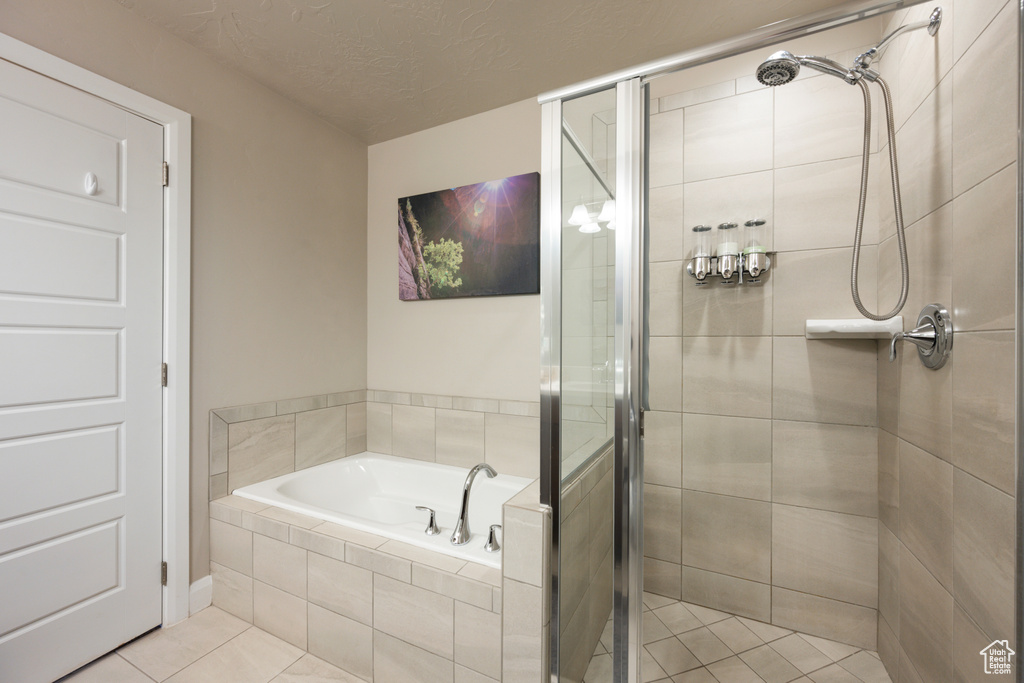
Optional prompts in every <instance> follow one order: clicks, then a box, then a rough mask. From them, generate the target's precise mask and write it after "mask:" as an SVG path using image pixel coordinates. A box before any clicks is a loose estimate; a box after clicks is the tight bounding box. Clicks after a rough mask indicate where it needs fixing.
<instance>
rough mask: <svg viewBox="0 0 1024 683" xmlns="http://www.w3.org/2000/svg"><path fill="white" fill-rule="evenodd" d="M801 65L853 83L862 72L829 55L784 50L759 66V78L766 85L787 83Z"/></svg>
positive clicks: (798, 71)
mask: <svg viewBox="0 0 1024 683" xmlns="http://www.w3.org/2000/svg"><path fill="white" fill-rule="evenodd" d="M801 66H807V67H810V68H812V69H814V70H816V71H820V72H822V73H826V74H829V75H830V76H835V77H836V78H841V79H843V80H844V81H846V82H847V83H850V84H851V85H852V84H854V83H856V82H857V79H859V78H860V77H861V74H858V73H856V72H854V71H851V70H850V69H847V68H846V67H845V66H843V65H842V64H840V63H839V62H835V61H833V60H831V59H828V58H827V57H814V56H812V55H806V56H803V57H798V56H796V55H794V54H793V53H792V52H787V51H786V50H782V51H780V52H776V53H775V54H773V55H772V56H770V57H769V58H768V59H766V60H765V61H764V62H762V63H761V66H759V67H757V80H759V81H760V82H761V83H763V84H764V85H785V84H786V83H789V82H790V81H792V80H793V79H794V78H796V76H797V74H798V73H800V67H801Z"/></svg>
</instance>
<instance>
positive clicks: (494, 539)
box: [484, 524, 501, 553]
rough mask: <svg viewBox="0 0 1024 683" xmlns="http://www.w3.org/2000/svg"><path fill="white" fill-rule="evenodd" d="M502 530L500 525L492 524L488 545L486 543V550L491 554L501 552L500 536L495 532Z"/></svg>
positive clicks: (488, 535)
mask: <svg viewBox="0 0 1024 683" xmlns="http://www.w3.org/2000/svg"><path fill="white" fill-rule="evenodd" d="M500 528H501V525H500V524H492V525H491V531H490V533H488V534H487V543H484V550H485V551H486V552H489V553H496V552H498V551H499V550H501V545H500V544H499V543H498V536H497V534H495V531H497V530H498V529H500Z"/></svg>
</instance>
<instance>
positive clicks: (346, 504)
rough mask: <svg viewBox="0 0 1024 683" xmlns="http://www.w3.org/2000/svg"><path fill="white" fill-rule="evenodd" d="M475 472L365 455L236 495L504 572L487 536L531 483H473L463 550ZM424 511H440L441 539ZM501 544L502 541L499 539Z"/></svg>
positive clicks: (509, 479) (504, 478) (510, 479)
mask: <svg viewBox="0 0 1024 683" xmlns="http://www.w3.org/2000/svg"><path fill="white" fill-rule="evenodd" d="M468 473H469V470H468V469H465V468H461V467H452V466H449V465H439V464H437V463H432V462H423V461H420V460H410V459H408V458H398V457H395V456H391V455H380V454H378V453H369V452H367V453H361V454H359V455H353V456H350V457H348V458H342V459H340V460H335V461H333V462H329V463H325V464H323V465H317V466H316V467H310V468H309V469H305V470H300V471H298V472H293V473H291V474H285V475H282V476H280V477H275V478H273V479H268V480H267V481H262V482H260V483H258V484H251V485H249V486H244V487H242V488H239V489H235V490H234V491H233V493H234V494H235V495H236V496H241V497H243V498H249V499H250V500H255V501H258V502H260V503H266V504H268V505H274V506H276V507H279V508H284V509H285V510H291V511H293V512H299V513H301V514H304V515H308V516H310V517H316V518H318V519H322V520H324V521H327V522H334V523H335V524H341V525H343V526H347V527H351V528H353V529H358V530H360V531H367V532H369V533H371V534H377V535H378V536H385V537H387V538H393V539H395V540H398V541H402V542H404V543H409V544H410V545H415V546H419V547H420V548H426V549H428V550H434V551H437V552H439V553H444V554H445V555H451V556H452V557H457V558H459V559H462V560H469V561H471V562H477V563H479V564H484V565H487V566H489V567H497V568H500V567H501V552H500V551H499V552H496V553H488V552H484V543H485V542H486V540H487V532H488V530H489V528H490V525H492V524H501V506H502V505H503V504H504V503H505V501H507V500H508V499H509V498H511V497H512V496H514V495H515V494H517V493H519V491H521V490H522V489H523V488H525V487H526V486H527V485H528V484H530V480H529V479H526V478H524V477H514V476H511V475H507V474H501V473H500V472H499V473H498V476H497V477H494V478H493V479H488V478H487V475H486V474H484V473H483V472H481V473H479V474H478V475H477V477H476V479H475V480H474V481H473V489H472V495H471V498H470V501H469V502H470V505H469V526H470V531H472V533H473V536H472V538H471V539H470V541H469V543H467V544H466V545H462V546H455V545H452V544H451V542H450V541H449V538H450V537H451V535H452V530H453V529H454V528H455V522H456V520H457V519H458V517H459V506H460V505H461V503H462V487H463V484H464V483H465V481H466V475H467V474H468ZM417 505H425V506H427V507H431V508H434V510H436V511H437V525H438V526H439V527H441V534H440V535H438V536H427V535H426V534H424V533H423V531H424V529H426V528H427V518H428V513H426V512H421V511H419V510H417V509H416V506H417ZM499 539H502V537H501V535H500V534H499Z"/></svg>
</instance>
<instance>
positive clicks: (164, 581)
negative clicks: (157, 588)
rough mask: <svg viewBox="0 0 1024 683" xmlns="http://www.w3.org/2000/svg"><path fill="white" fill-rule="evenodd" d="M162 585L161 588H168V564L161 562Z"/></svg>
mask: <svg viewBox="0 0 1024 683" xmlns="http://www.w3.org/2000/svg"><path fill="white" fill-rule="evenodd" d="M160 585H161V586H166V585H167V563H166V562H161V563H160Z"/></svg>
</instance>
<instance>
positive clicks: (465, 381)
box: [366, 100, 540, 401]
mask: <svg viewBox="0 0 1024 683" xmlns="http://www.w3.org/2000/svg"><path fill="white" fill-rule="evenodd" d="M538 170H540V106H539V105H538V104H537V103H536V101H534V100H527V101H524V102H519V103H517V104H512V105H509V106H507V107H502V108H500V109H495V110H492V111H489V112H485V113H483V114H479V115H477V116H471V117H469V118H466V119H462V120H460V121H455V122H453V123H449V124H446V125H443V126H438V127H436V128H431V129H429V130H425V131H422V132H419V133H415V134H413V135H408V136H406V137H402V138H397V139H395V140H390V141H388V142H382V143H380V144H377V145H372V146H371V147H370V150H369V191H368V194H367V198H368V199H367V201H368V207H367V213H368V229H367V262H368V276H367V307H368V310H369V317H368V321H367V373H366V376H367V386H368V388H370V389H377V390H385V391H398V392H412V393H426V394H449V395H454V396H468V397H480V398H496V399H511V400H518V401H536V400H538V391H539V386H540V380H539V377H540V346H539V342H538V340H539V339H540V297H539V296H537V295H524V296H505V297H488V298H480V299H449V300H439V301H399V299H398V225H397V206H398V205H397V200H398V198H399V197H407V196H410V195H414V194H420V193H423V192H432V191H434V190H441V189H445V188H449V187H457V186H460V185H468V184H471V183H478V182H481V181H485V180H496V179H498V178H505V177H507V176H512V175H517V174H521V173H529V172H532V171H538Z"/></svg>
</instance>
